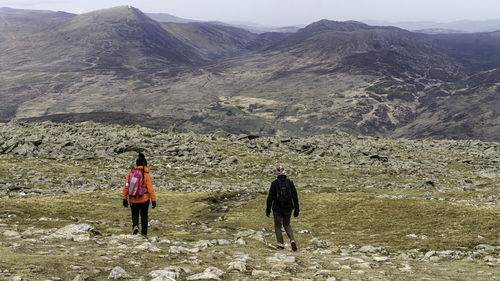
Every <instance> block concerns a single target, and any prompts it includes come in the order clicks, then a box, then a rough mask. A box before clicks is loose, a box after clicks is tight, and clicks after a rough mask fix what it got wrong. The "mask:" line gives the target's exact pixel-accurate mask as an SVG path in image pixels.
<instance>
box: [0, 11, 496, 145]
mask: <svg viewBox="0 0 500 281" xmlns="http://www.w3.org/2000/svg"><path fill="white" fill-rule="evenodd" d="M43 38H45V39H43ZM21 41H22V42H21ZM20 42H21V43H20ZM499 46H500V39H499V37H498V33H497V32H492V33H481V34H452V35H425V34H419V33H412V32H409V31H405V30H402V29H398V28H394V27H377V26H369V25H366V24H362V23H359V22H333V21H327V20H322V21H319V22H316V23H313V24H311V25H309V26H307V27H305V28H303V29H301V30H299V31H297V32H296V33H294V34H291V35H287V34H280V33H267V34H260V35H256V34H252V33H249V32H247V31H245V30H242V29H237V28H233V27H227V26H221V25H217V24H206V23H187V24H178V23H177V24H176V23H163V24H162V25H160V24H159V23H157V22H155V21H153V20H151V19H149V18H147V16H146V15H144V14H142V13H141V12H140V11H138V10H136V9H134V8H128V7H119V8H114V9H109V10H104V11H97V12H94V13H89V14H84V15H79V16H76V17H73V18H71V19H70V20H68V21H64V22H62V23H60V24H57V25H56V26H54V27H50V28H48V29H47V30H44V31H43V32H40V33H36V34H35V35H30V36H27V37H23V40H13V41H4V42H0V57H1V58H2V60H1V63H0V64H1V65H0V67H1V69H2V76H0V94H1V96H2V99H3V101H4V102H3V103H2V105H0V120H2V121H8V120H11V119H13V118H27V119H26V120H54V121H56V120H59V121H64V120H94V121H106V122H107V121H109V120H111V123H112V122H113V120H114V122H119V123H121V124H129V123H133V124H142V125H145V126H150V127H153V128H168V127H170V126H172V125H173V124H176V125H177V127H178V128H179V129H180V130H182V131H195V132H213V131H214V129H216V128H220V129H223V130H225V131H228V132H233V133H246V134H258V135H287V136H309V135H316V134H330V133H335V132H347V133H350V134H362V135H371V136H396V137H399V136H403V137H411V138H426V137H432V138H438V139H447V138H454V139H480V140H485V141H498V140H499V139H498V132H499V131H500V117H499V114H498V106H497V104H498V103H497V101H498V100H499V96H498V95H499V94H500V92H499V91H498V85H497V82H495V81H496V80H495V79H496V78H495V76H494V75H492V73H493V74H494V73H497V72H498V71H497V70H498V69H499V68H500V61H499V60H498V58H499V57H500V54H499V53H500V51H499V50H500V48H499ZM478 82H479V83H478ZM130 97H134V99H131V98H130ZM489 101H491V102H489Z"/></svg>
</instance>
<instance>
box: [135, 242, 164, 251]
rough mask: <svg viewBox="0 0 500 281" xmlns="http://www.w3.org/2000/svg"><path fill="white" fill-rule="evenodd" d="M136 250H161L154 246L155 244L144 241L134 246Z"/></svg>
mask: <svg viewBox="0 0 500 281" xmlns="http://www.w3.org/2000/svg"><path fill="white" fill-rule="evenodd" d="M135 248H136V249H137V250H143V251H148V252H159V251H161V250H160V248H158V247H156V246H155V245H153V244H151V243H149V242H144V243H143V244H141V245H139V246H137V247H135Z"/></svg>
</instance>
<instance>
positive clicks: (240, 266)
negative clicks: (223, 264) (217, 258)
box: [227, 261, 247, 272]
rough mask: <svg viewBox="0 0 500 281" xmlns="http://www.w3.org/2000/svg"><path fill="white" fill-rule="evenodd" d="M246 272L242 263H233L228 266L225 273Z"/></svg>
mask: <svg viewBox="0 0 500 281" xmlns="http://www.w3.org/2000/svg"><path fill="white" fill-rule="evenodd" d="M246 270H247V265H246V263H244V262H242V261H233V262H230V263H229V264H228V268H227V271H239V272H245V271H246Z"/></svg>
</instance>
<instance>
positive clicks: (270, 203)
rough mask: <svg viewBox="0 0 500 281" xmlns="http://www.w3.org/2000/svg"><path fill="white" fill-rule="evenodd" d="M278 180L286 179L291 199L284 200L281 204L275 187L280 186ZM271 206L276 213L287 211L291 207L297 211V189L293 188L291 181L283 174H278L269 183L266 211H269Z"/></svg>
mask: <svg viewBox="0 0 500 281" xmlns="http://www.w3.org/2000/svg"><path fill="white" fill-rule="evenodd" d="M280 181H281V182H283V181H287V182H288V186H289V187H290V189H291V193H292V200H290V201H289V202H286V203H285V204H281V203H280V202H279V201H278V198H277V195H278V194H277V189H278V188H279V186H280ZM271 208H272V209H273V212H278V213H285V212H289V211H291V210H293V209H295V212H297V213H298V212H299V199H298V197H297V190H296V189H295V185H294V184H293V181H291V180H289V179H287V178H286V176H285V175H279V176H278V178H277V179H276V180H274V181H273V183H271V188H270V189H269V194H268V195H267V206H266V213H270V212H271Z"/></svg>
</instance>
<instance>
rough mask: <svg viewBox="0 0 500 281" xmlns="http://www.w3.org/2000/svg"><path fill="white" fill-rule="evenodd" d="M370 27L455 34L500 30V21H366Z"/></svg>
mask: <svg viewBox="0 0 500 281" xmlns="http://www.w3.org/2000/svg"><path fill="white" fill-rule="evenodd" d="M363 22H365V23H367V24H370V25H383V26H397V27H399V28H403V29H406V30H410V31H419V30H442V32H441V33H448V32H449V31H453V32H468V33H475V32H493V31H497V30H500V19H497V20H483V21H479V20H461V21H453V22H447V23H440V22H432V21H414V22H412V21H408V22H388V21H377V20H364V21H363Z"/></svg>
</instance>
